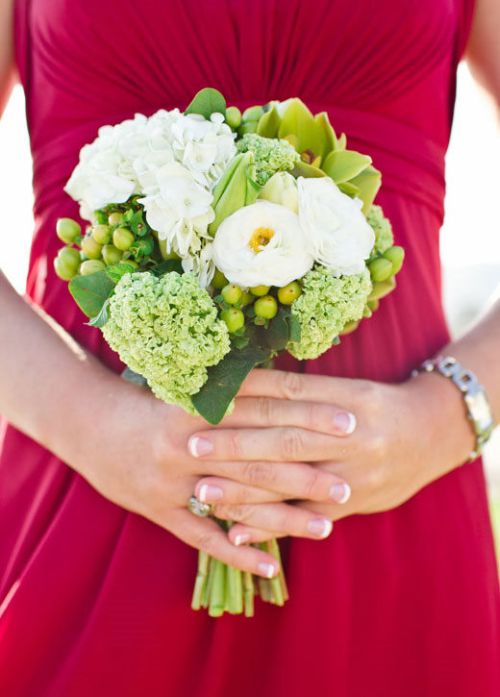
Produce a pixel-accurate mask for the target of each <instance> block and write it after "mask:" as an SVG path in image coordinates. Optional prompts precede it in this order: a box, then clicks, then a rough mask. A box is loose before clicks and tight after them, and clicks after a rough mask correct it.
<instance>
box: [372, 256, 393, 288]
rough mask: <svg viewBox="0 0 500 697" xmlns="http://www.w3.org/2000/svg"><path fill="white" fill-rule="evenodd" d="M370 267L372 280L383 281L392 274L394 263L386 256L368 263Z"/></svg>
mask: <svg viewBox="0 0 500 697" xmlns="http://www.w3.org/2000/svg"><path fill="white" fill-rule="evenodd" d="M368 268H369V269H370V276H371V277H372V281H375V282H377V283H379V282H381V281H387V279H388V278H389V277H390V276H392V264H391V262H390V261H389V260H388V259H384V257H378V258H377V259H374V260H373V261H371V262H370V263H369V264H368Z"/></svg>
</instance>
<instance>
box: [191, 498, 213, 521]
mask: <svg viewBox="0 0 500 697" xmlns="http://www.w3.org/2000/svg"><path fill="white" fill-rule="evenodd" d="M187 507H188V510H189V511H191V513H192V514H193V515H197V516H198V517H199V518H206V517H207V516H208V515H210V513H211V512H212V505H211V504H210V503H204V502H203V501H200V499H199V498H197V497H196V496H194V495H193V496H191V498H190V499H189V501H188V506H187Z"/></svg>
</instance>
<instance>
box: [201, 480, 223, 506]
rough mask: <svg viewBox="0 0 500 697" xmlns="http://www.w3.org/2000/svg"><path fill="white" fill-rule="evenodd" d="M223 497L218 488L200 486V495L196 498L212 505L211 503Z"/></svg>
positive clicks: (206, 485)
mask: <svg viewBox="0 0 500 697" xmlns="http://www.w3.org/2000/svg"><path fill="white" fill-rule="evenodd" d="M223 496H224V492H223V490H222V489H221V488H220V487H218V486H211V485H210V484H202V485H201V486H200V493H199V495H198V498H199V499H200V501H203V503H212V502H213V501H220V500H221V498H222V497H223Z"/></svg>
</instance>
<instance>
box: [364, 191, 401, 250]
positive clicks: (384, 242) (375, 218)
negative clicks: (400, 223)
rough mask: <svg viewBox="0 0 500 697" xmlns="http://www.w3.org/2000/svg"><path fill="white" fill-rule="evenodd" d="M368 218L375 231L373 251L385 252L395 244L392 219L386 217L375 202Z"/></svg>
mask: <svg viewBox="0 0 500 697" xmlns="http://www.w3.org/2000/svg"><path fill="white" fill-rule="evenodd" d="M366 219H367V221H368V224H369V225H370V226H371V227H372V229H373V232H374V233H375V246H374V248H373V251H374V252H378V253H379V254H383V253H384V252H385V251H386V250H387V249H389V247H392V245H393V244H394V235H393V234H392V226H391V221H390V220H389V219H388V218H386V217H385V215H384V211H383V210H382V208H381V207H380V206H377V205H376V204H375V203H374V204H372V206H371V207H370V210H369V211H368V215H367V216H366Z"/></svg>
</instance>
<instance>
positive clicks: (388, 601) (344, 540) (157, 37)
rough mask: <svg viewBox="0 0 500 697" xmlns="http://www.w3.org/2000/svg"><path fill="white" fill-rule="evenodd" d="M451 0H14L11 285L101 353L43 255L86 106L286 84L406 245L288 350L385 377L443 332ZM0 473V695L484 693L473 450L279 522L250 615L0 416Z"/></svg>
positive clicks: (106, 355) (486, 620)
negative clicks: (18, 152) (21, 97)
mask: <svg viewBox="0 0 500 697" xmlns="http://www.w3.org/2000/svg"><path fill="white" fill-rule="evenodd" d="M472 5H473V2H472V0H419V1H418V2H417V1H416V0H376V1H375V0H357V1H356V2H353V1H352V0H164V1H163V2H161V1H160V0H141V2H136V1H135V0H122V2H117V0H71V2H68V1H67V0H17V2H16V17H15V41H16V52H17V61H18V65H19V70H20V75H21V79H22V82H23V84H24V88H25V91H26V97H27V109H28V119H29V129H30V135H31V143H32V149H33V158H34V186H35V192H36V202H35V213H36V230H35V235H34V240H33V248H32V255H31V264H30V272H29V281H28V293H29V295H30V296H31V297H32V298H33V299H34V300H35V302H37V303H39V304H40V305H42V306H43V307H44V308H45V309H46V310H47V311H48V312H49V313H50V314H51V315H53V316H54V317H55V318H56V319H57V320H58V321H59V322H60V323H61V324H62V325H63V326H64V327H66V328H67V329H68V330H69V331H71V332H72V333H73V334H74V335H75V336H76V338H77V339H78V340H79V341H80V342H82V343H83V344H84V345H86V346H87V347H89V348H90V349H91V350H92V351H93V352H95V353H96V354H97V355H98V356H99V357H100V358H101V359H102V360H103V361H105V362H106V363H107V364H108V365H109V366H110V367H111V368H113V369H118V367H119V364H118V361H117V359H116V357H115V356H113V355H112V353H111V351H110V350H109V349H108V348H107V347H106V345H105V343H104V341H103V339H102V337H101V335H100V333H99V332H98V331H96V330H95V329H90V328H88V327H86V326H85V325H84V318H83V316H82V315H81V314H80V312H79V311H78V310H77V309H76V307H75V305H74V303H73V301H72V300H71V298H70V296H69V294H68V292H67V289H66V284H65V283H63V282H61V281H59V280H58V279H57V278H56V277H55V276H54V273H53V270H52V258H53V256H54V254H55V252H56V250H57V248H58V246H59V243H58V241H57V240H56V237H55V235H54V232H53V230H54V225H55V221H56V218H57V217H59V216H61V215H71V216H75V215H76V214H77V207H76V205H75V204H74V202H73V201H71V200H70V199H69V198H68V196H66V195H65V194H64V192H63V186H64V183H65V182H66V180H67V179H68V177H69V174H70V172H71V170H72V168H73V167H74V165H75V164H76V162H77V158H78V152H79V149H80V148H81V146H82V145H83V144H84V143H87V142H89V141H91V140H92V139H93V138H94V136H95V134H96V130H97V128H98V126H100V125H102V124H105V123H116V122H118V121H121V120H122V119H124V118H126V117H130V116H131V115H133V114H134V112H137V111H141V112H145V113H152V112H153V111H155V110H157V109H159V108H160V107H165V108H172V107H174V106H179V107H181V108H182V107H184V106H185V105H186V104H187V102H188V101H189V100H190V98H191V97H192V95H193V94H194V93H195V92H196V91H197V90H198V89H200V88H201V87H203V86H206V85H213V86H215V87H217V88H219V89H221V90H222V91H223V92H224V93H225V95H226V96H227V98H228V100H229V102H231V103H236V104H238V105H240V106H245V105H246V104H248V103H255V102H258V103H263V102H265V101H267V100H269V99H271V98H282V99H283V98H286V97H289V96H295V95H297V96H300V97H302V98H303V99H304V100H305V101H306V102H307V103H308V104H309V105H310V107H311V108H312V109H313V110H320V109H327V110H328V112H329V113H330V116H331V119H332V122H333V124H334V126H335V128H336V129H337V131H339V132H341V131H342V130H345V131H346V133H347V134H348V136H349V143H350V146H351V147H353V148H356V147H358V148H359V149H361V150H362V151H364V152H368V153H370V154H371V155H372V156H373V159H374V162H375V165H376V166H377V167H379V168H380V169H381V170H382V173H383V189H382V191H381V193H380V195H379V199H378V200H379V202H380V203H381V204H382V205H383V206H384V209H385V211H386V212H387V214H388V215H389V217H390V218H391V220H392V222H393V225H394V229H395V234H396V237H397V241H398V242H400V243H401V244H403V245H404V246H405V247H406V249H407V252H408V255H407V263H406V265H405V269H404V271H403V273H402V274H401V276H400V277H399V278H400V281H399V287H398V289H397V292H395V293H393V294H392V295H391V296H390V297H389V298H388V299H387V300H385V301H384V302H383V303H382V305H381V308H380V310H379V311H378V312H377V313H376V314H375V316H374V318H373V319H371V320H370V321H369V322H366V323H363V325H362V327H361V329H360V330H359V331H357V332H356V333H355V334H353V335H351V336H349V337H346V338H345V339H344V340H343V341H342V344H341V346H339V347H337V348H334V349H333V350H332V351H331V352H329V353H328V354H326V355H325V356H323V357H322V358H321V359H319V360H317V361H315V362H311V363H308V364H307V365H305V366H298V365H297V364H295V363H294V362H290V363H289V364H287V365H288V366H289V367H290V368H291V369H304V368H305V370H306V371H308V372H315V373H323V374H330V375H342V376H348V377H353V378H359V377H362V378H371V379H375V380H383V381H399V380H401V379H403V378H405V377H406V376H407V375H408V374H409V371H410V369H411V368H412V367H413V366H415V365H416V364H417V363H418V362H419V361H421V360H423V359H424V358H426V357H428V356H430V355H432V354H433V353H434V352H436V351H437V350H438V349H440V347H442V346H443V345H444V344H445V343H446V342H447V341H448V330H447V327H446V322H445V319H444V316H443V309H442V305H441V285H440V284H441V282H440V267H439V254H438V236H439V228H440V225H441V223H442V218H443V195H444V177H443V173H444V155H445V151H446V147H447V144H448V139H449V134H450V127H451V123H452V115H453V105H454V97H455V78H456V68H457V64H458V62H459V60H460V58H461V56H462V54H463V50H464V45H465V42H466V38H467V35H468V31H469V28H470V21H471V13H472V9H473V7H472ZM465 176H467V173H465V172H464V177H465ZM464 205H465V204H464ZM34 388H35V389H36V386H34ZM68 408H71V404H68ZM422 437H423V438H425V434H424V433H423V434H422ZM0 476H1V480H0V481H1V499H0V500H1V506H0V530H1V534H0V601H3V603H2V605H1V610H0V692H1V694H2V695H4V696H5V697H89V696H93V697H114V696H115V695H116V696H117V697H143V696H144V697H198V696H200V697H201V696H202V697H232V696H233V695H238V697H251V696H252V697H253V696H254V695H260V697H276V695H278V696H284V695H287V696H292V697H293V696H294V695H301V696H305V697H312V696H313V695H314V696H315V695H320V696H323V695H325V696H327V695H329V696H330V695H331V697H429V696H431V697H448V696H449V697H494V696H495V697H498V695H499V694H500V678H499V672H498V671H499V667H498V666H499V663H500V655H499V594H498V582H497V570H496V563H495V557H494V551H493V544H492V535H491V528H490V522H489V518H488V510H487V501H486V495H485V484H484V478H483V471H482V466H481V463H480V461H478V462H476V463H474V464H472V465H467V466H464V467H459V468H458V469H456V470H455V471H454V472H452V473H451V474H449V475H447V476H446V477H443V478H442V479H440V480H439V481H437V482H435V483H433V484H432V485H430V486H428V487H426V488H425V489H424V490H423V491H421V492H420V493H419V494H418V495H417V496H415V497H414V498H413V499H411V500H410V501H408V502H407V503H406V504H404V505H403V506H400V507H399V508H397V509H395V510H392V511H389V512H387V513H381V514H377V515H370V516H352V517H350V518H347V519H345V520H342V521H340V522H339V523H338V524H337V525H336V528H335V532H334V534H333V535H332V536H331V538H330V539H328V540H326V541H324V542H320V543H319V542H314V541H309V540H300V539H295V540H288V541H286V542H285V543H284V544H283V549H284V555H285V558H286V571H287V577H288V581H289V585H290V591H291V600H290V601H289V603H288V604H287V605H286V607H285V608H283V609H280V608H275V607H271V606H269V605H263V604H261V603H260V602H259V603H258V605H257V608H256V616H255V618H254V619H252V620H249V619H245V618H240V617H229V616H227V617H224V618H222V619H217V620H212V619H210V618H208V617H207V616H206V615H205V614H203V613H195V612H193V611H191V610H190V608H189V604H190V596H191V590H192V584H193V579H194V574H195V568H196V552H195V551H194V550H192V549H190V548H189V547H187V546H186V545H184V544H183V543H182V542H180V541H178V540H177V539H176V538H175V537H173V536H172V535H171V534H169V533H168V532H166V531H165V530H163V529H161V528H159V527H157V526H155V525H154V524H153V523H150V522H149V521H147V520H145V519H144V518H141V517H139V516H137V515H134V514H131V513H128V512H127V511H125V510H123V509H121V508H119V507H118V506H116V505H114V504H112V503H110V502H109V501H107V500H106V499H104V498H103V497H101V496H100V495H99V494H98V493H96V491H94V490H93V489H92V488H91V487H90V485H89V484H87V483H86V482H85V481H84V480H83V479H82V478H81V477H80V476H79V475H78V474H75V472H74V471H72V470H71V469H70V468H69V467H67V466H66V465H65V464H63V463H62V462H60V461H58V460H57V459H56V458H55V457H54V456H53V455H51V454H50V453H49V452H47V451H45V450H44V449H43V448H41V447H40V446H39V445H37V444H36V443H34V442H33V441H31V440H30V439H29V438H27V437H25V436H24V435H22V434H21V433H19V432H18V431H16V430H15V429H14V428H12V427H10V426H8V425H5V424H4V426H3V429H2V430H1V431H0Z"/></svg>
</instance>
